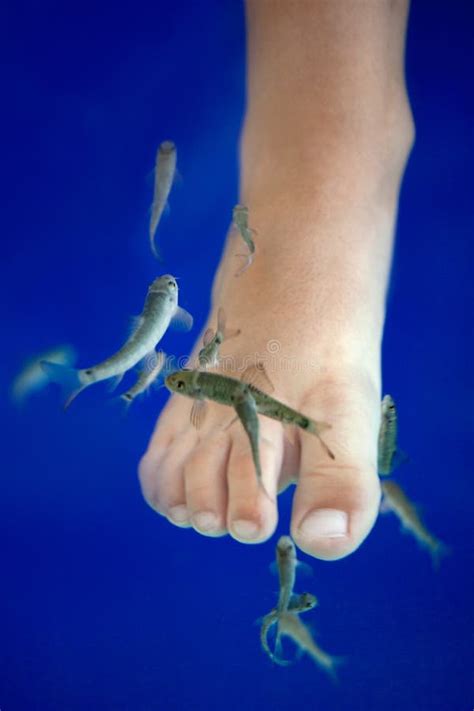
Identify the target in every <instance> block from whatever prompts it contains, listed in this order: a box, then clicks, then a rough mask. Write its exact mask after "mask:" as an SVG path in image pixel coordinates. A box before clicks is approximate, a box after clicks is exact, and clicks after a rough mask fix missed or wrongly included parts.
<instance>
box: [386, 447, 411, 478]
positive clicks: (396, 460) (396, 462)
mask: <svg viewBox="0 0 474 711" xmlns="http://www.w3.org/2000/svg"><path fill="white" fill-rule="evenodd" d="M409 461H410V457H409V456H408V454H407V453H406V452H404V451H403V449H397V450H396V451H395V454H394V455H393V459H392V467H391V471H390V473H392V472H393V470H394V469H398V467H399V466H401V465H402V464H406V463H407V462H409Z"/></svg>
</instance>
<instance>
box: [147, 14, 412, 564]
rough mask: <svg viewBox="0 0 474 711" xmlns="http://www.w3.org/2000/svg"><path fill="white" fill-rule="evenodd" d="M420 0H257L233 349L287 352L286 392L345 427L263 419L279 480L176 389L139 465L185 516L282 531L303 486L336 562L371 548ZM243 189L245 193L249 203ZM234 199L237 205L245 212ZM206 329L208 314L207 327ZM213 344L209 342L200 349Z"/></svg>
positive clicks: (229, 276) (219, 293)
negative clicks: (284, 511)
mask: <svg viewBox="0 0 474 711" xmlns="http://www.w3.org/2000/svg"><path fill="white" fill-rule="evenodd" d="M407 13H408V1H407V0H248V1H247V5H246V14H247V41H248V50H247V54H248V57H247V99H248V101H247V111H246V116H245V120H244V126H243V131H242V138H241V184H240V196H239V200H238V201H239V202H240V203H242V204H244V205H247V206H248V208H249V223H250V224H251V225H252V227H255V229H256V230H257V232H258V234H257V235H256V237H255V242H256V247H257V251H256V255H255V260H254V262H253V264H252V265H251V267H250V268H249V269H248V270H247V271H246V272H245V273H244V274H242V276H240V277H238V278H235V272H236V269H237V268H238V266H239V264H240V262H239V260H238V259H237V258H236V257H235V254H237V253H239V252H241V251H242V250H241V244H240V242H239V238H238V237H236V236H235V234H234V232H232V231H230V232H229V235H228V237H227V242H226V246H225V249H224V253H223V257H222V261H221V264H220V266H219V269H218V271H217V274H216V278H215V282H214V287H213V292H212V296H213V299H212V303H213V306H212V309H211V313H210V315H209V320H208V324H207V326H210V327H212V326H213V324H215V323H216V318H217V310H218V308H219V306H222V307H223V308H224V309H225V312H226V314H227V316H228V319H229V322H232V324H233V325H235V327H236V328H240V329H241V330H242V332H241V334H240V336H239V338H236V339H234V340H232V341H230V342H229V343H226V344H224V346H223V349H222V353H223V354H233V355H235V356H237V357H245V356H248V355H249V354H266V355H267V356H268V349H267V344H268V342H269V341H272V342H273V343H274V342H275V341H277V342H278V343H279V344H280V345H279V348H280V350H279V353H278V355H279V356H281V357H286V358H287V359H292V358H293V359H295V360H296V361H297V362H298V364H299V367H298V368H288V367H282V366H281V364H280V362H279V361H275V358H274V359H273V360H270V361H269V364H268V370H269V376H270V378H271V380H272V382H273V385H274V387H275V390H274V393H273V395H274V396H275V397H277V398H278V399H280V400H282V401H283V402H286V403H288V404H289V405H291V406H292V407H295V408H297V409H299V410H300V411H302V412H303V413H305V414H306V415H309V416H310V417H312V418H314V419H315V420H318V421H325V422H328V423H330V424H331V425H332V428H331V429H330V430H328V431H327V432H325V433H324V439H325V441H326V442H327V444H328V445H329V447H330V448H331V449H332V451H333V452H334V454H335V457H336V459H335V460H334V461H332V460H331V459H329V458H328V457H327V455H326V454H325V453H324V451H323V450H322V448H321V446H320V444H319V442H318V439H317V438H316V437H313V436H311V435H310V434H307V433H304V432H299V431H298V432H291V431H290V432H288V433H286V434H285V432H284V430H283V428H282V426H281V425H280V424H279V423H278V422H275V421H273V420H269V419H267V418H265V417H261V418H260V437H261V443H260V453H261V463H262V472H263V483H264V487H265V490H266V491H267V492H268V493H269V494H270V495H271V496H272V498H273V499H274V502H272V501H271V500H270V499H269V498H268V497H267V496H265V494H264V493H263V492H262V489H261V487H259V485H258V482H257V479H256V476H255V467H254V463H253V460H252V454H251V451H250V446H249V442H248V438H247V435H246V434H245V431H244V429H243V427H242V426H240V423H236V424H234V425H233V426H232V427H230V428H228V429H225V424H226V423H228V421H230V420H231V419H232V417H233V413H232V412H231V411H230V410H226V409H225V408H224V407H222V406H218V405H214V404H210V405H209V408H208V413H207V416H206V420H205V423H204V426H203V427H202V429H200V430H199V431H197V430H196V429H194V428H193V426H192V425H191V424H190V421H189V413H190V408H191V401H190V400H188V399H186V398H183V397H180V396H179V395H174V396H172V397H171V398H170V400H169V402H168V404H167V406H166V407H165V409H164V411H163V412H162V414H161V416H160V418H159V421H158V423H157V426H156V429H155V432H154V434H153V436H152V438H151V440H150V443H149V447H148V450H147V452H146V453H145V455H144V457H143V458H142V460H141V463H140V482H141V486H142V490H143V493H144V496H145V498H146V500H147V501H148V503H149V504H150V505H151V506H152V507H153V509H155V510H156V511H157V512H158V513H160V514H162V515H163V516H166V517H167V518H168V520H169V521H170V522H171V523H174V524H175V525H178V526H193V527H194V528H195V530H196V531H198V532H200V533H202V534H204V535H208V536H220V535H225V534H230V535H231V536H232V537H233V538H235V539H237V540H239V541H241V542H244V543H259V542H262V541H264V540H266V539H268V538H269V537H270V536H271V535H272V534H273V532H274V530H275V527H276V524H277V516H278V512H277V493H278V491H280V490H282V489H283V488H285V487H286V486H287V485H288V483H289V482H291V481H294V482H295V483H296V489H295V492H294V497H293V508H292V516H291V527H290V532H291V535H292V537H293V539H294V541H295V543H296V545H297V546H298V547H299V548H300V549H301V550H303V551H305V552H306V553H308V554H310V555H313V556H315V557H317V558H321V559H324V560H336V559H338V558H342V557H344V556H346V555H348V554H349V553H352V552H353V551H354V550H356V549H357V548H358V546H359V545H360V544H361V543H362V541H363V540H364V539H365V537H366V536H367V535H368V533H369V531H370V530H371V528H372V526H373V524H374V521H375V519H376V516H377V512H378V506H379V501H380V485H379V480H378V476H377V470H376V462H377V435H378V428H379V424H380V400H381V394H382V393H381V363H380V351H381V339H382V332H383V325H384V318H385V299H386V291H387V283H388V278H389V273H390V263H391V255H392V248H393V237H394V227H395V220H396V212H397V204H398V196H399V189H400V182H401V179H402V176H403V171H404V168H405V164H406V161H407V158H408V156H409V153H410V150H411V147H412V144H413V140H414V128H413V121H412V116H411V111H410V107H409V103H408V99H407V95H406V88H405V80H404V71H403V55H404V43H405V31H406V22H407ZM236 202H237V200H236ZM232 207H233V206H232V205H230V206H229V217H230V216H231V212H232ZM207 326H206V327H207ZM201 346H202V342H201V338H199V339H198V340H197V343H196V348H195V351H194V354H193V355H194V357H196V355H197V352H198V351H199V349H200V347H201Z"/></svg>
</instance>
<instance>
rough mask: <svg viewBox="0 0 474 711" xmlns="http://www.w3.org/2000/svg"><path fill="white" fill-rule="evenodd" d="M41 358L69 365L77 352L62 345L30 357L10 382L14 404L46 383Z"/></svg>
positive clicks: (22, 400) (20, 403)
mask: <svg viewBox="0 0 474 711" xmlns="http://www.w3.org/2000/svg"><path fill="white" fill-rule="evenodd" d="M43 360H48V361H51V362H52V363H57V364H58V365H66V366H69V367H71V366H72V365H74V363H75V362H76V360H77V353H76V351H75V350H74V348H73V347H72V346H68V345H64V346H57V347H56V348H50V349H49V350H48V351H46V352H45V353H42V354H41V355H38V356H35V357H34V358H31V359H30V360H29V361H28V362H27V363H26V364H25V366H24V367H23V368H22V370H21V371H20V372H19V373H18V375H17V376H16V377H15V379H14V381H13V383H12V387H11V398H12V400H13V402H14V403H15V404H16V405H18V406H19V405H22V404H23V403H24V402H25V400H27V399H28V398H29V397H30V395H32V394H33V393H35V392H38V391H40V390H42V389H43V388H44V387H46V385H48V383H49V378H48V376H47V375H46V373H45V372H44V370H43V368H42V367H41V362H42V361H43Z"/></svg>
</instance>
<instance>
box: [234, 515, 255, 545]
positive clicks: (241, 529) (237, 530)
mask: <svg viewBox="0 0 474 711" xmlns="http://www.w3.org/2000/svg"><path fill="white" fill-rule="evenodd" d="M232 532H233V533H234V535H235V536H237V538H241V539H242V540H246V541H251V540H253V539H254V538H257V537H258V534H259V533H260V529H259V527H258V526H257V524H256V523H254V522H253V521H246V520H245V519H238V520H237V521H233V522H232Z"/></svg>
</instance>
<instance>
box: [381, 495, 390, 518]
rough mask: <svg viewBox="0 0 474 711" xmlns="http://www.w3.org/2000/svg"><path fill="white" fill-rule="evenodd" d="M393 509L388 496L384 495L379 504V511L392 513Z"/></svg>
mask: <svg viewBox="0 0 474 711" xmlns="http://www.w3.org/2000/svg"><path fill="white" fill-rule="evenodd" d="M391 510H392V508H391V506H390V504H389V503H388V501H387V498H386V497H385V496H384V497H383V498H382V501H381V502H380V505H379V513H380V514H387V513H390V511H391Z"/></svg>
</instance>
